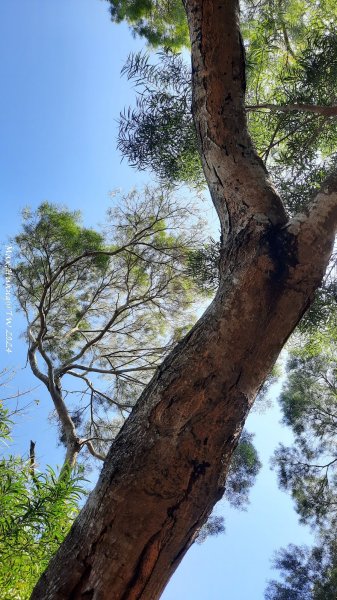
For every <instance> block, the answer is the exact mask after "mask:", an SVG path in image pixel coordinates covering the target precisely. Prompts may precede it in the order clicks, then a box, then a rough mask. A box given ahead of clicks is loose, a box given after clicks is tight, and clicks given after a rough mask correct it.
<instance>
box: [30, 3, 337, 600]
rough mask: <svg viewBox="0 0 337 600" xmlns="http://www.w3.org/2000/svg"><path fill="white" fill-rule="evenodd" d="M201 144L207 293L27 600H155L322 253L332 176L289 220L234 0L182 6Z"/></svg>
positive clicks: (333, 207)
mask: <svg viewBox="0 0 337 600" xmlns="http://www.w3.org/2000/svg"><path fill="white" fill-rule="evenodd" d="M186 9H187V14H188V19H189V25H190V31H191V40H192V66H193V98H194V100H193V108H194V118H195V122H196V126H197V130H198V134H199V143H200V152H201V155H202V159H203V164H204V169H205V174H206V177H207V181H208V184H209V187H210V191H211V195H212V199H213V202H214V204H215V206H216V208H217V211H218V214H219V217H220V221H221V223H222V228H223V239H225V243H224V245H223V248H222V251H221V259H220V270H221V283H220V286H219V290H218V292H217V295H216V298H215V300H214V301H213V303H212V304H211V306H210V307H209V308H208V310H207V311H206V312H205V314H204V315H203V317H202V318H201V319H200V320H199V321H198V323H197V324H196V325H195V327H194V328H193V329H192V331H191V332H190V333H189V334H188V336H187V337H186V338H185V339H184V340H183V341H182V342H180V343H179V344H178V345H177V347H176V348H175V349H174V351H173V352H172V353H171V354H170V355H169V356H168V357H167V358H166V360H165V361H164V363H163V364H162V366H161V367H160V368H159V369H158V371H157V373H156V375H155V376H154V378H153V379H152V381H151V382H150V384H149V385H148V386H147V388H146V389H145V391H144V392H143V394H142V396H141V398H140V399H139V401H138V403H137V405H136V407H135V409H134V410H133V412H132V414H131V416H130V417H129V419H128V420H127V422H126V423H125V425H124V427H123V428H122V430H121V432H120V433H119V435H118V436H117V438H116V440H115V442H114V443H113V445H112V447H111V449H110V452H109V455H108V457H107V459H106V461H105V464H104V467H103V470H102V473H101V476H100V479H99V481H98V483H97V486H96V488H95V490H94V491H93V492H92V494H91V495H90V497H89V500H88V502H87V504H86V505H85V507H84V509H83V511H82V512H81V514H80V515H79V517H78V519H77V520H76V522H75V524H74V526H73V528H72V530H71V532H70V534H69V536H68V537H67V539H66V540H65V542H64V543H63V544H62V546H61V548H60V550H59V552H58V553H57V555H56V556H55V558H54V559H53V560H52V561H51V563H50V565H49V567H48V569H47V571H46V572H45V574H44V575H43V576H42V578H41V580H40V582H39V583H38V585H37V586H36V588H35V591H34V592H33V595H32V599H33V600H40V599H41V600H42V599H43V600H52V599H53V600H56V599H57V600H61V599H63V600H65V599H70V598H71V599H72V600H79V599H80V598H81V599H84V598H87V599H89V598H91V599H95V600H140V599H141V600H155V599H156V598H159V596H160V593H161V591H162V590H163V588H164V587H165V584H166V583H167V581H168V580H169V578H170V576H171V575H172V573H173V572H174V570H175V569H176V567H177V566H178V564H179V562H180V561H181V559H182V557H183V556H184V554H185V552H186V551H187V549H188V548H189V546H190V545H191V544H192V543H193V540H194V537H195V534H196V532H197V531H198V530H199V528H200V527H201V526H202V524H203V523H204V522H205V520H206V519H207V517H208V515H209V513H210V512H211V510H212V508H213V506H214V504H215V503H216V502H217V500H219V498H220V497H221V496H222V494H223V491H224V485H225V479H226V474H227V471H228V467H229V463H230V459H231V455H232V453H233V450H234V448H235V446H236V444H237V442H238V438H239V436H240V433H241V431H242V428H243V425H244V421H245V418H246V416H247V414H248V411H249V409H250V407H251V405H252V403H253V402H254V399H255V396H256V393H257V391H258V389H259V388H260V386H261V385H262V383H263V381H264V379H265V377H266V375H267V374H268V372H269V371H270V369H271V367H272V365H273V364H274V362H275V360H276V358H277V356H278V354H279V352H280V350H281V348H282V346H283V345H284V343H285V341H286V339H287V338H288V336H289V335H290V333H291V332H292V330H293V329H294V327H295V326H296V324H297V322H298V321H299V319H300V318H301V316H302V314H303V312H304V311H305V310H306V308H307V307H308V306H309V303H310V301H311V299H312V296H313V293H314V290H315V288H316V287H317V285H318V284H319V282H320V280H321V278H322V275H323V273H324V269H325V267H326V264H327V261H328V259H329V255H330V252H331V249H332V244H333V239H334V231H335V228H336V222H337V193H336V192H337V177H331V178H330V179H329V180H328V181H327V182H325V184H324V186H323V189H322V191H321V192H320V193H319V194H318V195H317V197H316V199H315V201H314V202H313V204H312V207H311V210H310V211H309V212H308V215H306V216H304V215H299V216H298V217H297V218H295V219H293V220H292V221H290V222H288V221H287V218H286V215H285V211H284V209H283V205H282V202H281V200H280V198H279V197H278V195H277V193H276V192H275V190H274V189H273V187H272V185H271V184H270V182H269V180H268V177H267V173H266V171H265V169H264V166H263V164H262V163H261V161H260V160H259V158H258V157H257V156H256V153H255V151H254V149H253V148H252V145H251V142H250V139H249V136H248V133H247V129H246V122H245V111H244V105H243V98H244V53H243V47H242V44H241V38H240V32H239V29H238V17H237V15H238V6H237V2H236V1H233V0H221V1H220V0H219V1H218V2H214V1H212V0H203V1H202V0H189V1H187V2H186Z"/></svg>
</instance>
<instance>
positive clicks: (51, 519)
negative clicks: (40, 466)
mask: <svg viewBox="0 0 337 600" xmlns="http://www.w3.org/2000/svg"><path fill="white" fill-rule="evenodd" d="M11 429H12V421H11V419H10V418H9V414H8V410H7V409H6V408H5V407H4V406H3V404H2V403H0V443H1V444H3V443H4V442H6V446H7V445H8V443H9V442H10V434H11ZM82 483H83V479H82V478H81V476H80V475H79V474H76V473H71V472H70V470H69V469H64V470H63V472H62V476H61V477H60V476H57V475H56V473H55V472H54V471H53V470H52V469H51V468H50V467H49V468H47V470H46V471H45V472H44V473H39V472H36V467H35V466H34V465H32V464H31V461H30V460H29V459H25V458H23V457H21V456H12V455H6V456H2V457H1V458H0V565H1V566H0V590H1V598H2V599H3V600H25V599H28V598H29V597H30V593H31V591H32V589H33V587H34V585H35V583H36V581H37V580H38V579H39V577H40V575H41V573H42V572H43V571H44V569H45V568H46V566H47V564H48V562H49V560H50V558H51V557H52V555H53V554H54V553H55V552H56V550H57V549H58V547H59V545H60V544H61V542H62V541H63V539H64V538H65V536H66V534H67V533H68V531H69V528H70V526H71V524H72V522H73V520H74V518H75V516H76V514H77V513H78V511H79V500H80V498H81V497H82V495H83V493H84V489H83V487H82V485H81V484H82Z"/></svg>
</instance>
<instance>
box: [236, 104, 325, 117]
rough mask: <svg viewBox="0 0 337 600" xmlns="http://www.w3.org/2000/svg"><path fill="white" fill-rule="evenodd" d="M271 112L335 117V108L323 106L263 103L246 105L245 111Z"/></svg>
mask: <svg viewBox="0 0 337 600" xmlns="http://www.w3.org/2000/svg"><path fill="white" fill-rule="evenodd" d="M260 109H263V110H271V111H273V112H284V113H289V112H309V113H314V114H316V115H321V116H323V117H337V106H335V105H333V106H323V105H319V104H301V103H298V104H297V103H295V104H271V103H268V102H264V103H262V104H248V105H247V106H246V110H247V111H248V112H249V111H252V110H260Z"/></svg>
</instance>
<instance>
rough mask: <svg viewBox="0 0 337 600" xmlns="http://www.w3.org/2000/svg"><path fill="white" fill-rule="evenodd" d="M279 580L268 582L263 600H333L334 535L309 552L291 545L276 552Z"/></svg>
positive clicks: (336, 570)
mask: <svg viewBox="0 0 337 600" xmlns="http://www.w3.org/2000/svg"><path fill="white" fill-rule="evenodd" d="M274 566H275V568H277V569H278V570H280V571H281V574H282V580H281V581H270V582H269V585H268V587H267V589H266V593H265V600H336V597H337V543H336V539H335V537H334V534H333V532H331V534H330V535H325V536H323V537H322V538H321V539H320V540H319V545H315V546H314V547H313V548H311V549H308V548H305V547H300V546H294V545H290V546H288V548H287V549H286V550H281V551H280V552H278V554H277V556H276V559H275V562H274Z"/></svg>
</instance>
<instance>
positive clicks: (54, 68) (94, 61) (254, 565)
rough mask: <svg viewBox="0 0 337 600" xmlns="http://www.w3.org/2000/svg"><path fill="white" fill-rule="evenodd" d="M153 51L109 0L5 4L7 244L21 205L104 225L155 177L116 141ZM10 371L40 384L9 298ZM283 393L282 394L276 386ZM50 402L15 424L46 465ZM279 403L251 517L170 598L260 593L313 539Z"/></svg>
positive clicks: (262, 442) (236, 521) (260, 419)
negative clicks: (283, 560)
mask: <svg viewBox="0 0 337 600" xmlns="http://www.w3.org/2000/svg"><path fill="white" fill-rule="evenodd" d="M142 46H143V44H142V42H141V41H140V40H135V39H134V38H132V36H131V35H130V33H129V32H128V30H127V27H126V26H125V25H119V26H115V25H113V24H112V23H111V22H110V19H109V14H108V5H107V4H106V3H105V2H104V1H101V0H58V1H56V0H16V1H15V2H13V0H1V3H0V48H1V56H2V61H1V64H0V73H1V75H0V77H1V84H2V85H1V88H2V91H1V94H0V122H1V138H0V194H1V207H2V214H1V219H0V234H1V240H2V242H3V243H6V240H7V237H8V236H10V235H12V234H14V233H15V232H16V231H17V228H18V224H19V212H20V209H21V208H22V207H23V206H25V205H30V206H32V207H33V208H34V207H36V206H38V205H39V204H40V203H41V202H42V201H43V200H46V199H47V200H49V201H51V202H57V203H65V204H67V205H68V206H69V207H71V208H73V209H78V208H80V209H82V211H83V214H84V217H85V221H86V223H87V224H92V225H95V224H97V222H98V221H101V222H102V221H103V219H104V212H105V209H106V208H107V206H108V204H109V196H108V192H109V191H110V190H113V189H115V188H122V189H123V190H124V191H127V190H128V189H130V187H132V186H133V185H135V184H140V183H141V182H142V181H145V179H146V178H149V175H144V174H142V175H140V174H137V173H136V172H135V171H133V170H132V169H131V168H129V167H128V165H127V164H126V162H123V163H122V164H121V162H120V156H119V155H118V153H117V151H116V148H115V138H116V119H117V118H118V114H119V112H120V111H121V110H122V109H123V107H124V106H125V105H128V104H129V103H132V102H133V99H134V93H133V91H132V89H131V87H130V85H129V84H128V83H127V82H126V81H125V80H121V79H120V75H119V73H120V69H121V67H122V66H123V63H124V61H125V59H126V57H127V55H128V53H129V52H130V51H131V50H138V49H140V48H141V47H142ZM1 302H2V305H1V316H0V318H1V326H0V335H1V340H0V352H1V366H2V367H3V366H6V365H9V366H16V367H17V368H18V369H19V372H18V377H17V379H16V382H17V383H15V385H14V384H13V387H12V390H11V391H12V392H13V391H15V389H16V388H17V387H18V386H19V387H20V388H21V389H23V388H27V387H29V386H33V385H35V382H34V380H33V379H32V377H31V376H30V374H29V371H28V369H24V366H25V346H24V342H23V340H22V339H19V337H18V336H19V333H20V331H21V330H22V329H23V321H22V319H21V317H20V315H15V318H14V321H13V327H14V331H15V340H14V347H13V353H12V354H11V355H8V354H6V352H5V341H4V336H5V317H4V312H5V311H4V302H3V293H2V297H1ZM274 393H276V392H274ZM33 398H38V399H39V400H40V404H39V406H35V407H32V409H31V410H29V411H27V415H26V417H25V418H24V420H23V422H22V421H21V423H20V425H19V426H18V427H17V429H16V439H15V441H16V444H15V448H16V449H17V450H18V451H21V452H26V451H27V449H28V445H29V440H30V439H36V441H37V449H38V458H39V460H40V461H41V465H44V464H45V463H46V462H47V463H49V464H55V463H57V462H60V460H61V454H62V453H61V451H60V449H57V448H56V444H55V441H54V432H53V427H52V426H51V425H50V424H49V423H48V421H47V415H48V412H49V410H50V406H49V405H48V404H47V397H46V396H45V394H44V392H43V391H42V390H41V388H38V389H37V390H36V391H35V392H34V394H33ZM279 418H280V415H279V413H278V410H277V408H274V409H273V410H271V411H269V412H268V413H267V414H266V415H263V416H260V415H256V414H253V415H252V416H251V417H250V418H249V422H248V429H249V430H250V431H255V432H256V439H255V441H256V445H257V447H258V449H259V452H260V456H261V458H262V460H263V462H264V468H263V470H262V472H261V473H260V475H259V477H258V482H257V485H256V486H255V488H254V489H253V490H252V493H251V505H250V508H249V510H248V511H247V512H246V513H242V512H238V511H233V510H229V509H228V508H226V507H225V505H221V507H219V512H221V513H223V514H225V516H226V529H227V531H226V535H222V536H220V537H218V538H217V539H209V540H208V541H206V543H205V544H203V545H202V546H198V545H195V546H194V547H193V548H192V549H191V550H190V552H189V553H188V555H187V556H186V557H185V559H184V561H183V563H182V564H181V566H180V567H179V569H178V570H177V572H176V574H175V575H174V576H173V578H172V580H171V582H170V584H169V585H168V587H167V589H166V591H165V592H164V594H163V599H164V600H225V599H226V600H261V599H262V598H263V590H264V587H265V581H266V579H267V578H268V577H270V576H271V572H270V558H271V556H272V553H273V551H274V550H276V549H277V548H279V547H280V546H282V545H286V544H288V543H290V542H294V543H305V542H306V541H310V535H309V533H308V532H307V530H305V529H304V528H302V527H299V526H298V524H297V517H296V515H295V513H294V511H293V510H292V503H291V501H290V499H289V498H288V497H287V496H286V495H285V494H283V493H281V492H279V491H278V489H277V484H276V481H275V475H274V474H273V473H271V472H270V470H269V467H268V460H269V456H270V455H271V454H272V452H273V450H274V448H275V447H276V445H277V442H278V441H279V440H280V439H281V438H282V439H283V441H287V440H289V433H287V432H286V431H285V430H284V428H282V427H281V426H280V425H279V423H278V421H279Z"/></svg>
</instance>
